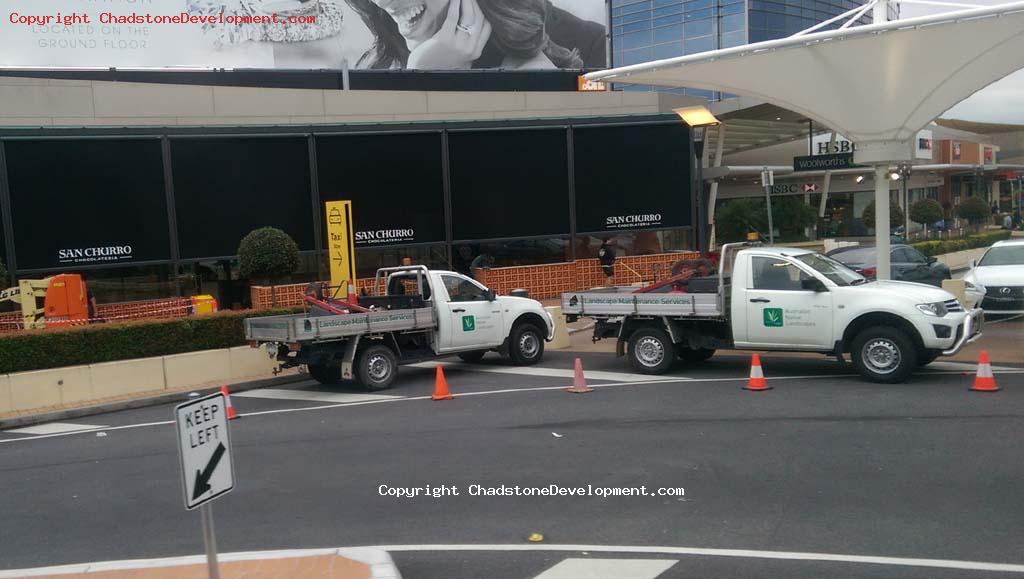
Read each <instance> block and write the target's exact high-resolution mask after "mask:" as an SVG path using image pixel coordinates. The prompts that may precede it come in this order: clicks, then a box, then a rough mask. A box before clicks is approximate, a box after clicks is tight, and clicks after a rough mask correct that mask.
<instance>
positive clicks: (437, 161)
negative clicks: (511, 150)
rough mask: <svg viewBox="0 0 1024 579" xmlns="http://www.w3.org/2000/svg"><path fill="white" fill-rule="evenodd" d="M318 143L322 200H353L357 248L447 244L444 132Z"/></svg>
mask: <svg viewBox="0 0 1024 579" xmlns="http://www.w3.org/2000/svg"><path fill="white" fill-rule="evenodd" d="M316 143H317V145H316V153H317V172H318V173H319V175H318V178H319V180H320V198H321V200H323V201H339V200H351V201H352V213H353V215H354V218H355V236H356V246H359V247H379V246H387V245H396V244H409V243H426V242H431V241H444V240H445V225H444V183H443V177H442V161H441V135H440V133H416V134H401V133H396V134H389V135H345V136H336V137H318V138H317V141H316ZM391 265H396V264H391Z"/></svg>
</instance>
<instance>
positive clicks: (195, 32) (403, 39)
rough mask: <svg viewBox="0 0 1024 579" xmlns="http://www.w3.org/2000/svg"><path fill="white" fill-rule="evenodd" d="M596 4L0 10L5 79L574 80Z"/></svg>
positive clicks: (591, 49)
mask: <svg viewBox="0 0 1024 579" xmlns="http://www.w3.org/2000/svg"><path fill="white" fill-rule="evenodd" d="M607 20H608V19H607V15H606V5H605V2H604V1H603V0H150V1H147V2H140V1H138V0H106V1H104V2H95V1H93V0H32V1H29V0H0V67H5V66H18V67H104V68H106V67H111V66H113V67H116V68H181V67H203V68H209V67H217V68H273V69H341V68H345V67H346V66H347V67H349V68H353V69H422V70H457V69H472V68H478V69H507V70H517V69H521V70H540V69H554V68H566V69H579V68H600V67H604V66H605V65H606V64H607V62H606V50H605V29H606V23H607Z"/></svg>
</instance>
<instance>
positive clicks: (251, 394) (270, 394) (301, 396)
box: [232, 388, 404, 404]
mask: <svg viewBox="0 0 1024 579" xmlns="http://www.w3.org/2000/svg"><path fill="white" fill-rule="evenodd" d="M232 396H236V397H240V398H267V399H271V400H309V401H312V402H332V403H337V404H351V403H352V402H368V401H371V400H394V399H395V398H404V396H384V395H383V394H351V393H348V392H320V391H318V390H293V389H289V388H263V389H260V390H247V391H245V392H239V393H237V394H232Z"/></svg>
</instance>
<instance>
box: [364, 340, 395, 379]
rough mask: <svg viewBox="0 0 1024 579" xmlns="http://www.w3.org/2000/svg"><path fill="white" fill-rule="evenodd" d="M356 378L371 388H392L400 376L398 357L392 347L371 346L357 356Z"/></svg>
mask: <svg viewBox="0 0 1024 579" xmlns="http://www.w3.org/2000/svg"><path fill="white" fill-rule="evenodd" d="M355 371H356V379H357V380H359V383H360V384H362V385H363V386H365V387H366V388H367V389H369V390H384V389H386V388H390V387H391V385H392V384H393V383H394V382H395V378H396V377H397V376H398V357H397V356H395V353H394V352H392V351H391V348H388V347H387V346H382V345H379V344H378V345H374V346H369V347H367V348H365V349H363V350H362V351H361V352H359V355H357V356H356V368H355Z"/></svg>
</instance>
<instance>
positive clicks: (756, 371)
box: [743, 354, 772, 391]
mask: <svg viewBox="0 0 1024 579" xmlns="http://www.w3.org/2000/svg"><path fill="white" fill-rule="evenodd" d="M743 389H744V390H754V391H760V390H771V389H772V387H771V386H769V385H768V383H767V382H765V381H764V372H762V371H761V356H759V355H757V354H754V355H753V356H751V358H750V379H749V380H747V385H746V386H744V387H743Z"/></svg>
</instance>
